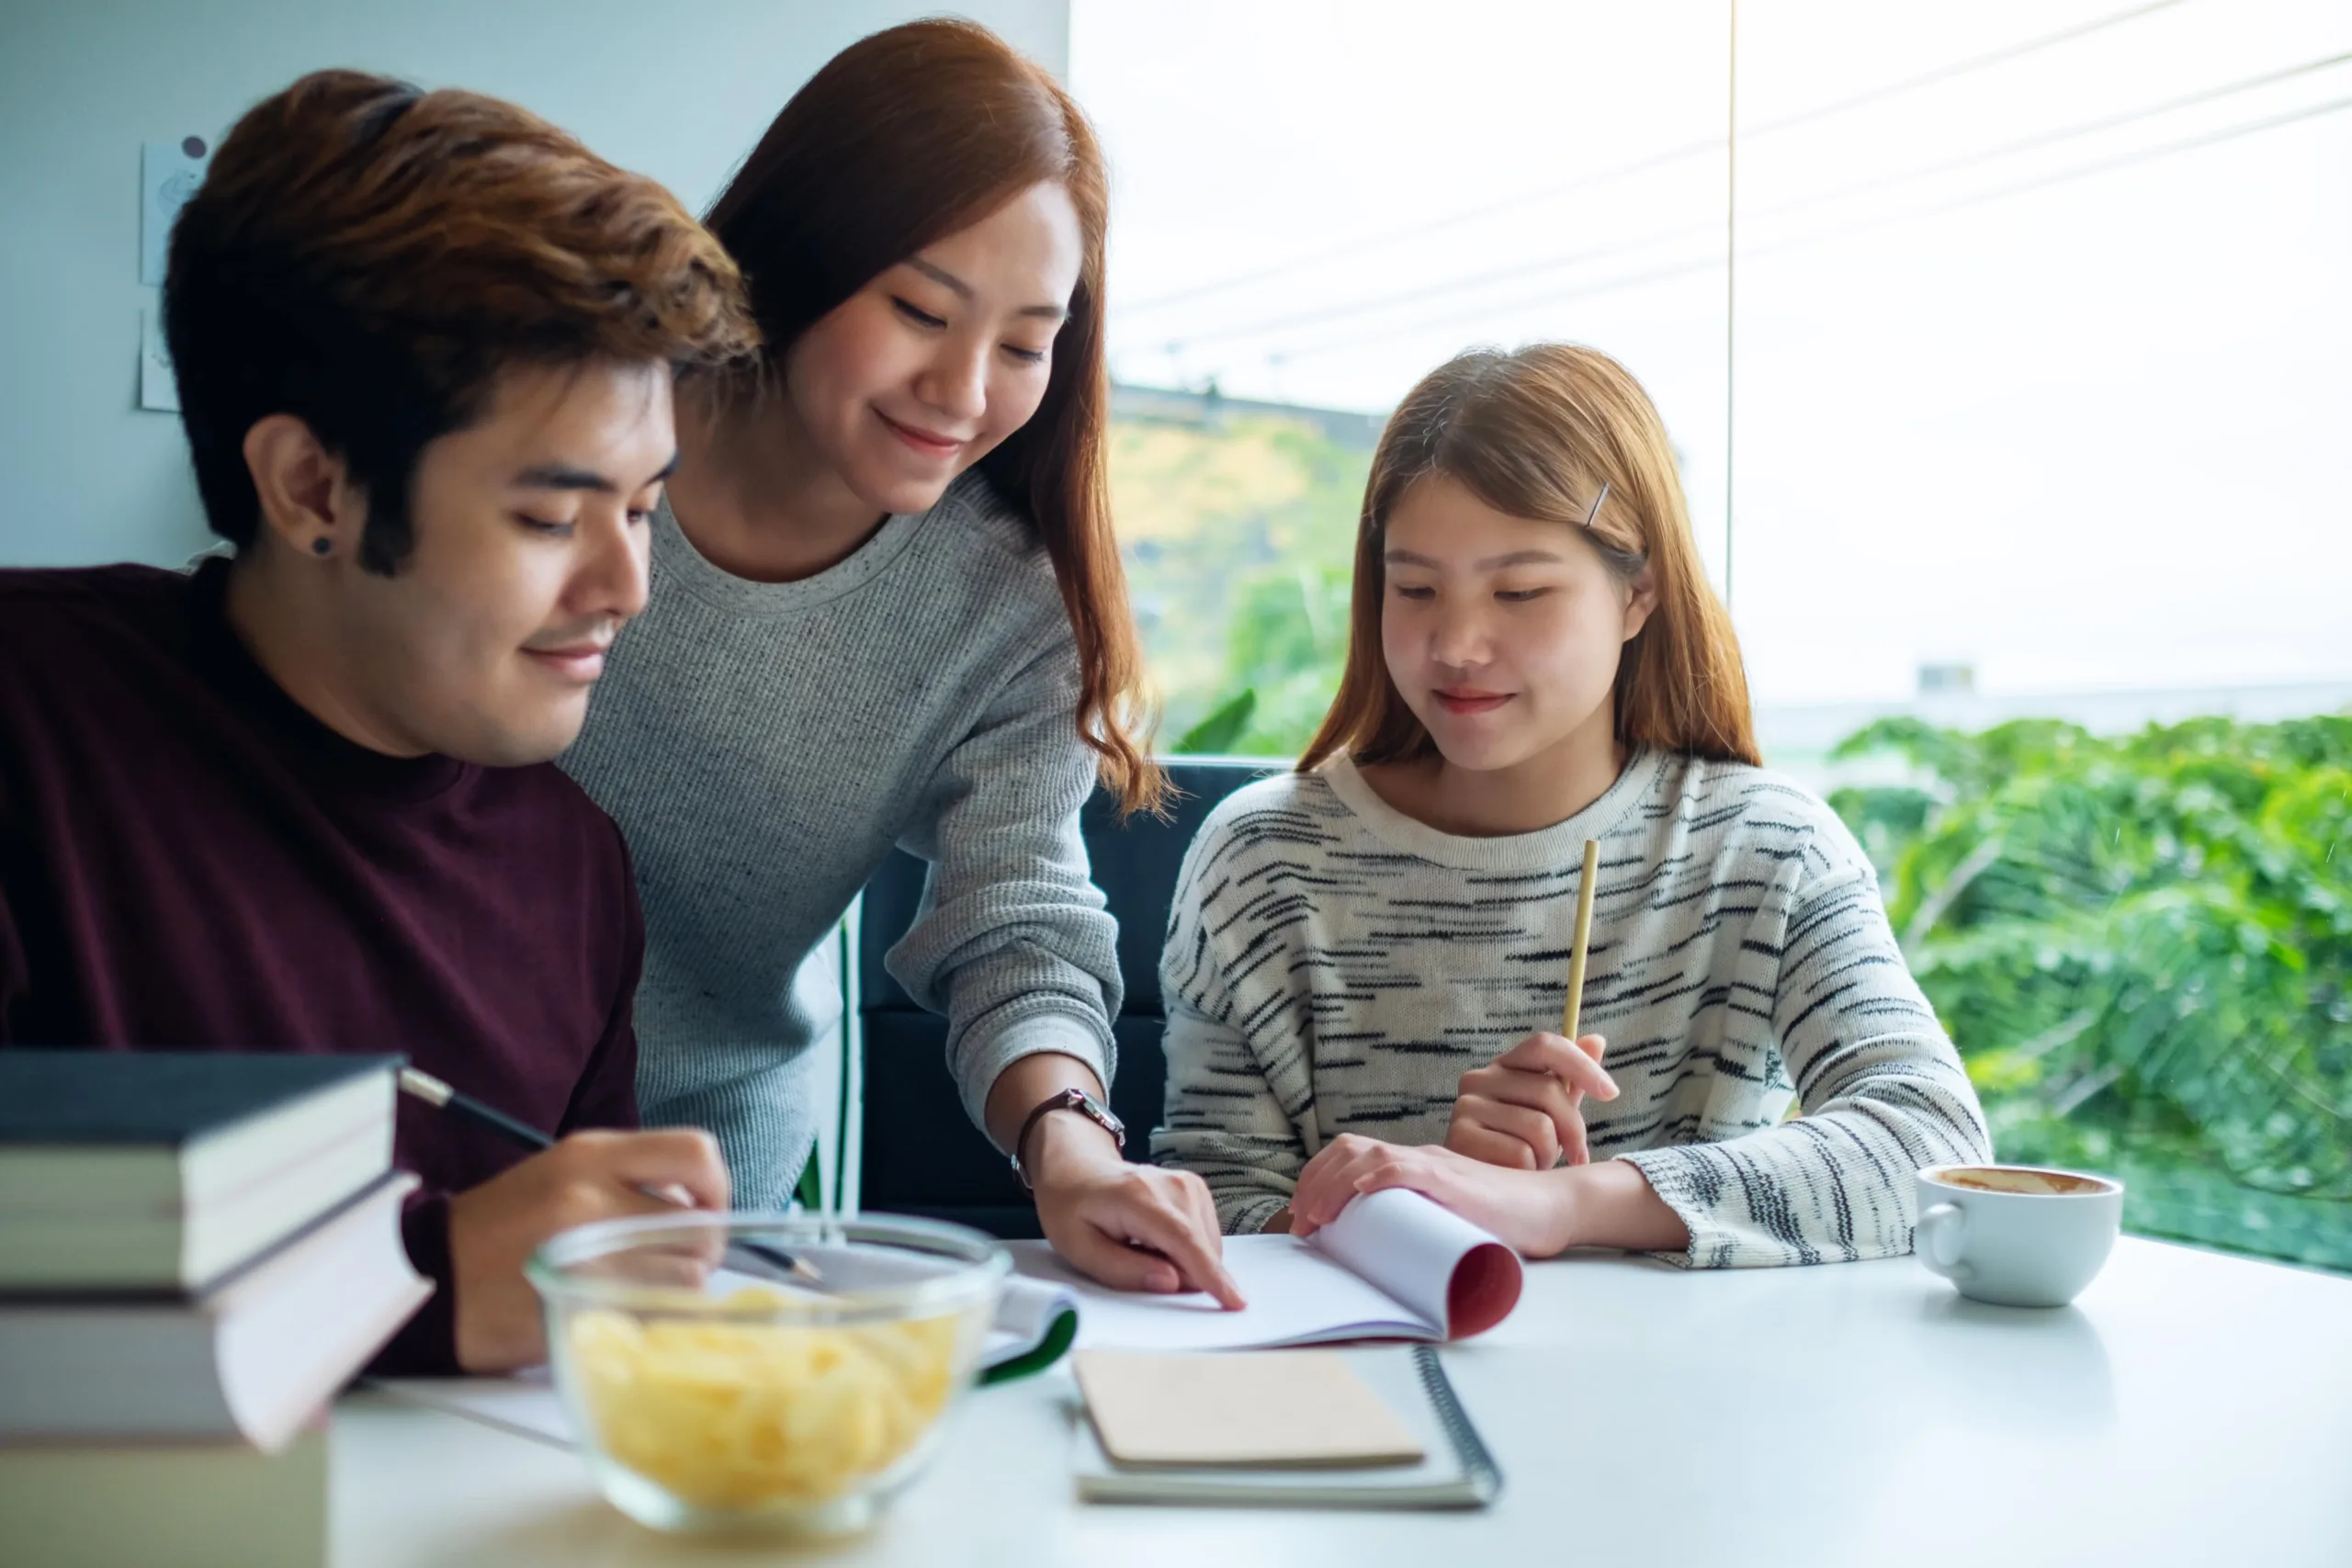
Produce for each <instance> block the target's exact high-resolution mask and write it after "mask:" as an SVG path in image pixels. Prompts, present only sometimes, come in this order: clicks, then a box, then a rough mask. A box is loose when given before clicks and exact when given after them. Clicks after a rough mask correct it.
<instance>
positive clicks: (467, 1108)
mask: <svg viewBox="0 0 2352 1568" xmlns="http://www.w3.org/2000/svg"><path fill="white" fill-rule="evenodd" d="M400 1089H401V1093H402V1094H405V1095H407V1096H409V1097H410V1098H412V1099H414V1100H423V1101H424V1103H425V1104H427V1105H430V1106H433V1107H435V1109H437V1110H441V1111H449V1112H451V1113H453V1114H455V1115H458V1116H461V1117H463V1118H464V1119H465V1120H467V1121H469V1122H473V1123H474V1124H475V1125H476V1126H481V1127H487V1128H489V1129H490V1130H491V1131H492V1132H493V1133H496V1134H500V1135H501V1136H502V1137H504V1138H506V1139H507V1140H508V1141H509V1142H512V1143H516V1144H520V1145H522V1146H523V1147H525V1148H526V1149H529V1150H531V1151H533V1152H534V1153H537V1152H538V1151H540V1150H543V1149H551V1148H553V1147H555V1140H554V1139H553V1138H550V1137H548V1135H547V1134H545V1133H542V1132H540V1131H539V1130H538V1129H537V1127H534V1126H532V1125H531V1124H530V1123H529V1122H518V1121H516V1120H515V1118H514V1117H512V1116H509V1115H507V1114H506V1112H504V1111H501V1110H499V1109H498V1108H497V1107H496V1106H492V1105H485V1104H483V1103H482V1102H481V1100H476V1099H475V1098H474V1097H473V1096H472V1095H470V1094H467V1093H465V1092H463V1091H462V1090H459V1089H452V1088H450V1087H449V1086H448V1085H447V1084H446V1083H443V1082H442V1081H441V1080H440V1079H439V1078H436V1077H434V1076H433V1075H432V1074H431V1073H427V1072H422V1071H420V1070H418V1069H417V1068H415V1067H402V1068H401V1076H400ZM646 1195H647V1196H648V1197H651V1198H659V1199H661V1200H662V1201H663V1202H673V1201H676V1200H674V1199H673V1198H671V1197H670V1196H669V1195H668V1194H667V1193H662V1192H651V1191H649V1192H648V1193H647V1194H646ZM728 1251H729V1252H730V1253H742V1254H748V1255H749V1256H751V1257H752V1258H759V1259H761V1260H762V1261H763V1262H764V1263H767V1264H769V1265H771V1266H772V1267H774V1268H776V1269H784V1270H785V1271H786V1273H788V1274H790V1275H791V1276H792V1278H794V1279H796V1280H808V1281H810V1282H815V1281H818V1280H822V1279H823V1278H824V1276H823V1275H822V1274H820V1273H819V1272H818V1271H817V1266H816V1265H815V1264H813V1263H811V1262H809V1260H808V1259H807V1258H797V1257H795V1256H793V1255H792V1254H791V1253H788V1252H786V1251H785V1250H784V1249H783V1248H781V1247H770V1246H768V1245H767V1244H766V1243H764V1242H757V1241H743V1240H737V1241H733V1242H730V1243H729V1244H728ZM744 1271H745V1272H747V1273H749V1272H752V1270H749V1269H746V1270H744ZM762 1272H764V1270H762ZM770 1277H771V1278H773V1276H770Z"/></svg>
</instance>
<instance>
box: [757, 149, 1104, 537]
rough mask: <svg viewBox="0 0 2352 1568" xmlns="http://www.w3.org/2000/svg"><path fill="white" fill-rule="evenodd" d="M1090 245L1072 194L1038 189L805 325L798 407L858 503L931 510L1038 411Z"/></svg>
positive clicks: (791, 354)
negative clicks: (963, 475) (962, 476)
mask: <svg viewBox="0 0 2352 1568" xmlns="http://www.w3.org/2000/svg"><path fill="white" fill-rule="evenodd" d="M1083 254H1084V241H1083V239H1082V237H1081V235H1080V227H1079V220H1078V211H1077V209H1076V208H1074V207H1073V206H1072V205H1071V203H1070V198H1069V193H1068V192H1067V191H1065V190H1064V189H1063V188H1062V187H1061V186H1058V185H1055V184H1050V183H1048V184H1040V185H1035V186H1030V187H1029V188H1027V189H1026V190H1024V191H1023V192H1021V193H1020V194H1019V195H1017V196H1015V197H1013V198H1012V200H1010V201H1008V202H1006V203H1005V204H1004V205H1003V206H1002V207H1000V208H998V209H996V210H995V211H993V212H991V213H989V215H988V216H987V217H985V218H983V219H981V220H979V221H978V222H977V223H973V224H971V225H969V226H967V227H966V228H964V229H960V230H958V231H956V232H955V233H953V234H950V235H948V236H947V237H946V238H944V239H942V240H939V241H936V242H934V243H932V244H930V245H926V246H925V247H923V249H922V251H921V252H919V253H918V254H915V255H912V256H910V257H908V258H907V259H906V260H905V261H902V262H900V263H899V264H898V265H895V266H892V267H890V268H888V270H887V271H885V272H883V273H881V274H880V275H878V276H876V277H874V278H873V279H871V280H870V281H868V282H867V284H866V285H865V288H861V289H859V290H858V291H857V292H856V293H855V294H853V295H851V296H850V297H849V298H848V299H845V300H843V301H842V303H841V304H840V305H838V306H836V307H834V308H833V310H831V311H830V312H828V313H827V314H826V315H825V316H824V317H823V318H821V319H820V320H819V321H817V322H816V324H814V325H813V326H811V327H810V328H809V330H808V331H807V332H805V333H802V334H801V335H800V337H799V338H798V339H797V341H796V342H795V343H794V344H792V346H791V348H790V349H788V350H787V351H786V355H785V360H784V382H785V389H786V395H787V396H788V397H789V399H790V400H791V404H792V411H793V413H794V414H795V416H796V417H797V420H798V423H800V425H801V427H802V428H803V429H804V430H805V431H806V432H807V433H808V434H809V438H810V440H811V441H812V443H813V444H814V446H815V447H816V449H817V451H818V452H819V454H820V456H821V457H823V459H824V461H825V462H826V464H827V465H828V466H829V467H831V468H832V470H833V471H834V473H835V474H836V475H838V476H839V477H840V479H842V482H843V483H844V484H845V485H847V487H848V488H849V489H850V490H851V491H853V492H854V493H855V494H856V496H857V497H858V499H859V500H860V501H862V502H865V503H866V504H868V505H870V506H871V507H872V508H873V509H874V510H875V511H876V513H913V512H924V511H928V510H929V509H930V508H931V507H932V506H933V504H935V503H936V502H938V500H939V498H940V496H941V495H942V494H943V493H944V491H946V489H947V486H948V485H949V483H950V482H951V481H953V480H954V479H955V478H956V476H957V475H958V474H961V473H962V472H963V471H964V470H965V469H967V468H970V467H971V466H972V465H973V464H974V463H977V462H978V461H979V460H980V459H981V458H982V457H985V456H987V455H988V453H989V452H990V451H991V450H993V449H994V448H995V447H996V446H997V445H998V444H999V443H1001V441H1003V440H1004V438H1005V437H1006V436H1008V435H1011V434H1012V433H1013V432H1014V431H1016V430H1018V429H1020V428H1021V427H1022V426H1023V424H1026V423H1028V422H1029V418H1030V416H1031V415H1032V414H1035V412H1037V407H1038V404H1039V403H1041V402H1042V401H1044V400H1045V396H1046V382H1047V380H1048V379H1049V378H1051V376H1052V374H1053V350H1054V338H1055V335H1056V334H1057V333H1059V332H1060V330H1061V326H1062V322H1063V321H1065V320H1066V319H1067V318H1068V315H1069V302H1070V295H1071V292H1072V291H1073V290H1074V289H1076V288H1077V287H1078V278H1079V271H1080V265H1081V263H1082V258H1083Z"/></svg>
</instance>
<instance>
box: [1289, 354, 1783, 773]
mask: <svg viewBox="0 0 2352 1568" xmlns="http://www.w3.org/2000/svg"><path fill="white" fill-rule="evenodd" d="M1435 474H1442V475H1444V476H1446V477H1447V478H1449V479H1453V480H1454V481H1456V482H1457V483H1459V484H1461V485H1462V486H1463V487H1464V488H1465V489H1467V490H1468V491H1470V492H1471V493H1472V494H1473V495H1475V496H1476V497H1477V498H1478V499H1479V500H1480V501H1482V502H1486V503H1487V505H1488V506H1491V507H1493V508H1495V509H1496V510H1497V511H1498V512H1505V513H1510V515H1512V516H1514V517H1526V518H1532V519H1534V520H1536V521H1539V522H1545V523H1558V524H1562V525H1566V526H1569V527H1576V528H1582V529H1583V530H1584V531H1585V535H1586V537H1587V538H1589V539H1590V540H1591V542H1592V544H1593V545H1594V547H1596V548H1598V549H1599V550H1600V556H1601V558H1602V559H1603V560H1604V561H1606V562H1607V563H1608V565H1609V568H1610V570H1611V571H1612V572H1613V573H1614V574H1615V575H1616V576H1617V577H1618V578H1619V579H1620V580H1621V581H1632V580H1633V579H1634V577H1636V576H1638V575H1639V574H1640V572H1641V571H1642V570H1643V568H1644V567H1647V568H1648V569H1649V571H1650V574H1651V581H1652V582H1653V583H1654V585H1655V586H1656V589H1657V608H1656V609H1654V610H1653V611H1652V612H1651V613H1650V616H1649V619H1648V620H1647V622H1645V624H1644V626H1643V627H1642V629H1641V631H1640V632H1639V633H1638V634H1636V635H1635V636H1634V637H1633V639H1632V640H1631V641H1630V642H1628V643H1627V644H1626V646H1625V650H1624V654H1623V659H1622V660H1621V661H1620V662H1619V664H1618V667H1617V683H1616V689H1615V692H1614V694H1613V695H1612V699H1611V700H1612V704H1613V705H1614V708H1615V713H1616V730H1617V738H1618V739H1620V740H1622V741H1623V742H1624V743H1626V744H1627V745H1630V746H1651V747H1657V748H1660V749H1662V750H1670V751H1680V752H1685V753H1688V754H1690V755H1692V756H1698V757H1709V758H1713V759H1715V760H1718V761H1739V762H1749V763H1754V762H1757V761H1759V760H1760V759H1759V758H1758V753H1757V750H1756V729H1755V721H1754V718H1753V717H1752V716H1751V715H1750V714H1749V712H1748V705H1747V672H1746V671H1745V669H1744V668H1743V666H1742V664H1741V662H1740V657H1739V640H1738V638H1737V637H1736V636H1735V635H1734V634H1733V632H1732V627H1731V616H1730V615H1729V614H1728V613H1727V612H1725V610H1724V605H1723V601H1722V600H1720V599H1718V598H1717V597H1716V596H1715V592H1714V589H1713V587H1712V586H1710V585H1709V583H1708V581H1707V574H1706V571H1705V570H1704V569H1703V567H1702V565H1701V563H1700V559H1699V547H1698V543H1697V541H1696V540H1695V539H1694V538H1693V537H1692V536H1691V513H1690V508H1689V507H1688V505H1687V504H1686V503H1685V502H1684V501H1683V498H1682V481H1681V479H1679V477H1678V476H1677V474H1676V472H1675V462H1674V448H1673V446H1672V445H1671V444H1670V443H1669V442H1668V440H1667V436H1666V425H1665V423H1663V422H1662V421H1661V420H1660V419H1659V418H1658V415H1657V408H1656V407H1654V406H1653V405H1652V404H1651V402H1650V400H1649V395H1648V394H1647V393H1645V392H1644V391H1643V390H1642V388H1641V383H1639V382H1638V381H1636V380H1634V378H1633V377H1632V376H1631V375H1630V374H1629V373H1628V372H1627V371H1626V369H1625V367H1623V366H1622V365H1620V364H1618V363H1617V362H1616V361H1615V360H1613V359H1611V358H1610V357H1609V356H1608V355H1605V354H1600V353H1597V352H1595V351H1594V350H1592V349H1589V348H1578V347H1575V346H1572V345H1570V344H1548V343H1547V344H1531V345H1530V346H1528V347H1525V348H1521V349H1520V350H1518V351H1517V352H1515V353H1511V354H1505V353H1503V352H1502V351H1501V350H1499V349H1491V348H1481V349H1472V350H1470V351H1469V352H1467V353H1464V354H1460V355H1455V356H1454V357H1453V359H1451V360H1448V361H1447V362H1446V363H1445V364H1443V365H1442V366H1440V367H1438V368H1436V369H1435V370H1433V371H1431V372H1430V374H1429V375H1427V376H1426V377H1423V378H1422V379H1421V382H1420V384H1419V386H1417V387H1415V388H1414V389H1412V391H1411V392H1410V393H1408V395H1407V396H1406V398H1405V400H1404V401H1403V402H1402V403H1401V404H1399V405H1398V406H1397V412H1395V413H1394V414H1391V415H1390V416H1389V420H1388V425H1387V428H1386V429H1385V430H1384V431H1382V432H1381V436H1380V446H1379V449H1378V450H1377V451H1376V452H1375V453H1374V455H1373V459H1372V478H1371V480H1370V482H1369V483H1368V484H1367V485H1366V486H1365V487H1364V497H1363V518H1362V521H1361V523H1360V524H1359V525H1358V528H1357V532H1356V572H1355V586H1354V594H1353V600H1352V604H1351V611H1350V614H1349V626H1348V660H1347V667H1346V669H1345V671H1343V672H1342V674H1341V675H1340V692H1339V695H1338V696H1337V697H1336V698H1334V699H1333V701H1332V703H1331V711H1330V713H1329V715H1328V716H1325V718H1324V720H1323V727H1322V728H1321V729H1319V730H1317V732H1316V736H1315V739H1313V740H1312V741H1310V742H1308V743H1307V748H1306V753H1305V754H1304V755H1303V756H1302V757H1300V759H1299V762H1298V767H1299V771H1300V772H1302V773H1305V772H1306V771H1308V770H1310V769H1313V768H1315V767H1317V766H1319V765H1320V764H1322V763H1323V762H1324V761H1327V760H1328V759H1329V758H1330V757H1331V756H1333V755H1334V754H1336V753H1339V752H1341V751H1344V752H1346V753H1347V754H1348V755H1350V756H1351V757H1353V758H1355V759H1356V760H1357V761H1364V762H1398V761H1416V760H1418V759H1419V758H1423V757H1427V756H1430V755H1431V754H1432V753H1433V752H1434V751H1435V750H1436V743H1435V742H1434V741H1432V740H1431V739H1430V733H1429V731H1428V730H1427V729H1426V728H1423V727H1422V724H1421V721H1420V720H1419V719H1418V718H1416V717H1414V716H1413V711H1412V709H1410V708H1408V707H1407V706H1406V705H1405V699H1404V698H1403V697H1402V696H1401V695H1400V694H1398V693H1397V683H1396V682H1395V681H1393V680H1391V679H1390V678H1389V674H1388V666H1387V661H1386V660H1385V659H1384V658H1383V656H1382V654H1381V645H1380V615H1381V606H1382V603H1383V601H1384V600H1385V597H1386V594H1387V574H1386V571H1385V564H1384V553H1385V535H1386V531H1387V525H1388V519H1389V517H1390V515H1391V514H1392V513H1394V512H1395V511H1396V508H1397V502H1399V501H1401V500H1402V499H1403V498H1404V495H1405V492H1406V491H1408V490H1410V489H1411V488H1412V487H1413V486H1414V485H1415V484H1417V483H1419V481H1420V480H1422V479H1427V478H1429V477H1430V476H1431V475H1435ZM1604 486H1606V487H1607V491H1606V493H1605V494H1603V491H1602V487H1604ZM1596 496H1599V497H1600V505H1599V507H1598V508H1597V509H1596V508H1595V507H1594V503H1593V498H1594V497H1596Z"/></svg>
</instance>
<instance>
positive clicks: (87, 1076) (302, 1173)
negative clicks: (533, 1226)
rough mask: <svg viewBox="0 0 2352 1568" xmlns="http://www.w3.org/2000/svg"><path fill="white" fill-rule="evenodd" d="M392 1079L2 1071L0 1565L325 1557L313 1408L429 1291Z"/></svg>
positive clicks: (127, 1060) (321, 1462) (23, 1064)
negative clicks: (407, 1224) (412, 1246)
mask: <svg viewBox="0 0 2352 1568" xmlns="http://www.w3.org/2000/svg"><path fill="white" fill-rule="evenodd" d="M399 1066H400V1059H399V1058H398V1057H392V1056H365V1057H361V1056H300V1055H218V1054H200V1055H199V1054H187V1053H145V1054H132V1053H120V1052H106V1051H42V1050H23V1049H10V1050H5V1051H0V1562H10V1563H15V1562H24V1563H28V1564H31V1563H40V1564H43V1565H51V1564H54V1565H59V1568H66V1565H71V1564H79V1563H144V1562H172V1563H187V1564H199V1563H201V1564H209V1563H215V1562H218V1563H223V1564H230V1563H233V1564H236V1565H237V1568H277V1565H280V1564H283V1565H286V1568H294V1565H296V1564H313V1565H315V1564H319V1563H323V1562H325V1560H326V1551H327V1492H326V1487H327V1464H326V1458H327V1456H326V1422H325V1411H326V1407H327V1404H328V1403H329V1402H330V1401H331V1400H332V1399H333V1398H334V1395H335V1393H336V1392H337V1391H338V1390H339V1389H341V1388H342V1387H343V1385H344V1384H345V1382H348V1381H349V1380H350V1379H351V1378H352V1376H353V1375H354V1374H355V1373H356V1372H357V1371H359V1369H360V1368H361V1367H363V1366H364V1365H366V1364H367V1362H368V1359H369V1358H370V1357H371V1356H373V1355H374V1354H375V1353H376V1351H377V1349H378V1348H379V1347H381V1346H382V1345H383V1343H384V1342H385V1341H386V1340H387V1339H389V1338H390V1337H391V1335H392V1334H393V1332H394V1331H395V1330H397V1329H398V1328H399V1327H400V1325H401V1324H402V1323H403V1322H405V1321H406V1320H407V1318H408V1316H409V1314H412V1313H413V1312H414V1311H415V1310H416V1308H417V1306H418V1304H419V1303H422V1302H423V1301H424V1298H425V1296H426V1294H427V1293H428V1292H430V1290H431V1286H430V1285H428V1284H427V1283H426V1282H425V1281H424V1280H421V1279H419V1278H418V1276H417V1274H416V1272H415V1270H414V1269H412V1268H411V1267H410V1266H409V1261H408V1256H407V1254H406V1252H405V1251H404V1250H403V1249H402V1247H401V1234H400V1214H401V1200H402V1199H403V1198H404V1197H405V1196H406V1195H407V1193H408V1192H409V1191H410V1190H412V1189H413V1187H414V1185H415V1179H414V1178H413V1177H407V1176H401V1175H397V1174H395V1173H394V1172H393V1171H392V1169H391V1153H392V1116H393V1109H392V1107H393V1092H394V1090H393V1075H394V1074H395V1072H397V1070H398V1069H399Z"/></svg>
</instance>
